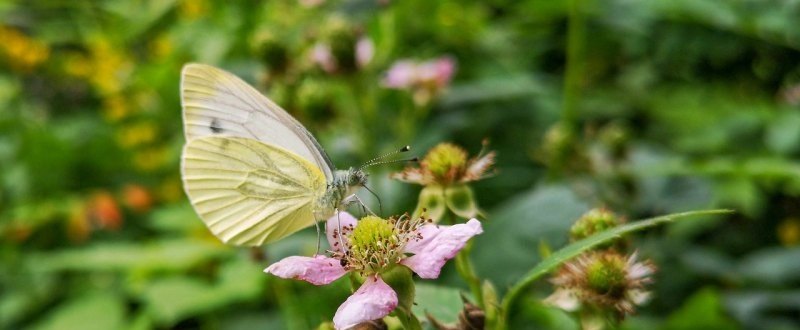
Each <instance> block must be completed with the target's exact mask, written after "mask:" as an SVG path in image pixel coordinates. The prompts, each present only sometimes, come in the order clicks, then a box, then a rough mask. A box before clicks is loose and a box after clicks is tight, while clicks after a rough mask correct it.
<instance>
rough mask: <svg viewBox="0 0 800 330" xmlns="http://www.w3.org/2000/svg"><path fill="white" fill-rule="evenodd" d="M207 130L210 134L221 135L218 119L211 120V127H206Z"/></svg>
mask: <svg viewBox="0 0 800 330" xmlns="http://www.w3.org/2000/svg"><path fill="white" fill-rule="evenodd" d="M208 128H209V129H210V130H211V133H214V134H219V133H222V125H221V124H220V122H219V119H217V118H212V119H211V125H208Z"/></svg>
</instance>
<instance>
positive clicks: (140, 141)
mask: <svg viewBox="0 0 800 330" xmlns="http://www.w3.org/2000/svg"><path fill="white" fill-rule="evenodd" d="M157 135H158V128H157V127H156V125H155V124H153V123H152V122H138V123H134V124H130V125H127V126H123V127H121V128H120V129H119V130H118V131H117V134H116V138H117V143H119V145H120V146H122V147H124V148H131V147H136V146H140V145H144V144H148V143H150V142H153V140H155V138H156V136H157Z"/></svg>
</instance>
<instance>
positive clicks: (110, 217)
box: [86, 191, 123, 230]
mask: <svg viewBox="0 0 800 330" xmlns="http://www.w3.org/2000/svg"><path fill="white" fill-rule="evenodd" d="M86 207H87V212H86V213H87V215H88V217H89V219H90V220H91V221H92V223H93V224H94V225H95V226H97V227H98V228H102V229H110V230H117V229H119V228H120V227H121V226H122V222H123V219H122V211H120V209H119V205H117V201H115V200H114V197H113V196H111V194H110V193H109V192H107V191H102V192H98V193H95V194H94V195H93V196H92V197H91V198H90V199H89V201H88V203H87V205H86Z"/></svg>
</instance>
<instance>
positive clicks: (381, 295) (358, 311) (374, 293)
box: [333, 275, 397, 329]
mask: <svg viewBox="0 0 800 330" xmlns="http://www.w3.org/2000/svg"><path fill="white" fill-rule="evenodd" d="M395 307H397V293H395V292H394V290H392V288H391V287H390V286H389V285H388V284H386V282H384V281H383V280H382V279H381V278H380V276H377V275H373V276H371V277H368V278H367V280H366V281H365V282H364V284H362V285H361V287H360V288H358V291H356V292H355V293H353V295H352V296H350V297H349V298H347V300H345V302H344V303H343V304H342V305H341V306H339V309H337V310H336V315H334V316H333V325H334V326H335V327H336V329H347V328H350V327H353V326H355V325H357V324H359V323H363V322H367V321H372V320H377V319H380V318H383V317H384V316H386V315H389V313H391V312H392V311H393V310H394V309H395Z"/></svg>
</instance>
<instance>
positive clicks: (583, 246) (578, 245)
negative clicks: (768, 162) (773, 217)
mask: <svg viewBox="0 0 800 330" xmlns="http://www.w3.org/2000/svg"><path fill="white" fill-rule="evenodd" d="M731 212H732V211H730V210H704V211H692V212H683V213H676V214H669V215H664V216H660V217H655V218H650V219H647V220H641V221H636V222H632V223H629V224H627V225H624V226H619V227H616V228H613V229H609V230H606V231H604V232H600V233H597V234H595V235H592V236H589V237H587V238H584V239H582V240H580V241H577V242H575V243H572V244H570V245H567V246H566V247H564V248H562V249H560V250H558V251H556V252H554V253H553V254H551V255H550V257H548V258H546V259H544V260H542V261H541V262H540V263H539V264H537V265H536V266H535V267H533V269H531V270H530V271H529V272H528V273H527V274H526V275H525V276H524V277H523V279H522V280H521V281H520V282H518V283H517V284H516V285H514V287H512V288H511V289H510V290H509V291H508V294H506V297H504V299H503V313H505V314H506V315H508V313H509V309H510V307H511V306H512V305H513V303H514V301H515V300H516V299H517V298H518V296H519V295H521V294H522V291H523V290H525V289H526V288H527V287H528V286H530V285H531V284H533V283H534V282H535V281H536V280H538V279H539V278H540V277H542V276H544V275H546V274H547V273H550V272H551V271H553V270H555V269H556V268H557V267H559V266H561V265H562V264H563V263H565V262H567V261H568V260H570V259H572V258H574V257H576V256H578V255H580V254H581V253H583V252H585V251H588V250H589V249H591V248H593V247H595V246H598V245H600V244H603V243H605V242H608V241H611V240H613V239H617V238H620V237H622V235H624V234H628V233H631V232H634V231H638V230H642V229H645V228H650V227H653V226H656V225H660V224H664V223H668V222H673V221H675V220H679V219H686V218H690V217H697V216H709V215H720V214H727V213H731ZM506 320H507V318H506Z"/></svg>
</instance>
